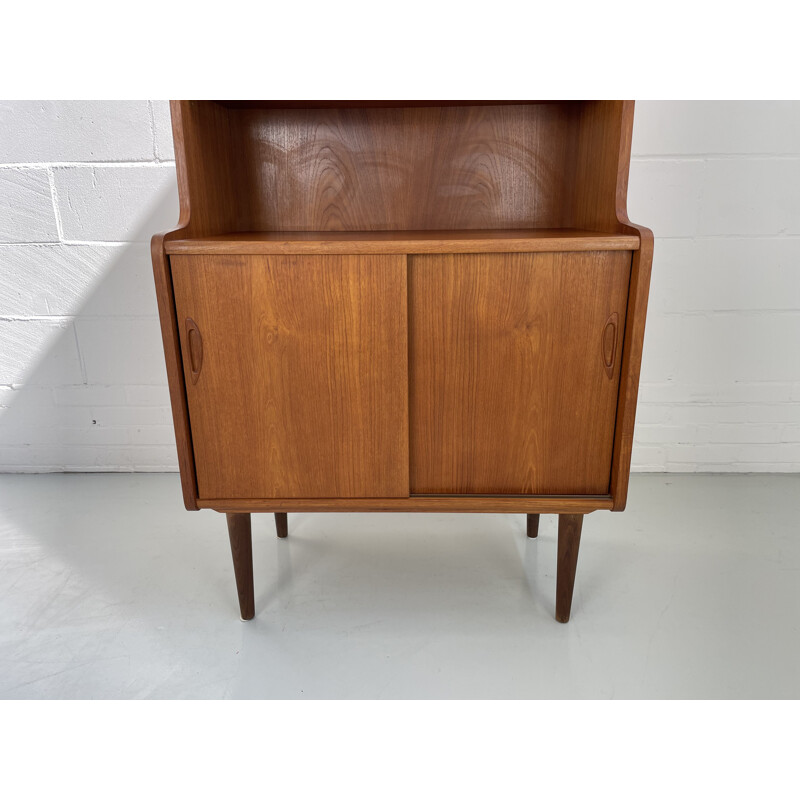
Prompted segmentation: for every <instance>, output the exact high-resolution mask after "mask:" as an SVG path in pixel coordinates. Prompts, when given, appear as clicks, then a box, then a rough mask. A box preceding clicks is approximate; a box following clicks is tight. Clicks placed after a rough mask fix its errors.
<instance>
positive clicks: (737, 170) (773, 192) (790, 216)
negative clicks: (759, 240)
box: [698, 158, 800, 236]
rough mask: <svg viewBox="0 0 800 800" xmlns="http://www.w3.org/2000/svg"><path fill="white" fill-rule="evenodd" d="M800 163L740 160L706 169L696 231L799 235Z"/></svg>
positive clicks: (711, 163)
mask: <svg viewBox="0 0 800 800" xmlns="http://www.w3.org/2000/svg"><path fill="white" fill-rule="evenodd" d="M798 185H800V158H789V159H764V158H761V159H759V158H740V159H725V160H710V161H708V162H707V164H706V172H705V180H704V185H703V204H702V207H701V209H700V217H699V222H698V232H699V233H701V234H704V235H715V236H719V235H725V234H729V235H742V234H747V235H755V236H763V235H778V234H782V233H789V234H792V233H800V192H798V191H797V187H798Z"/></svg>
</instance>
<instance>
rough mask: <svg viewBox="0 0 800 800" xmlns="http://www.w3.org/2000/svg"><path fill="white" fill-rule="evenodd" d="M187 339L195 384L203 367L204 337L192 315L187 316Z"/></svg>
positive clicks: (190, 365)
mask: <svg viewBox="0 0 800 800" xmlns="http://www.w3.org/2000/svg"><path fill="white" fill-rule="evenodd" d="M186 341H187V342H188V347H189V367H190V369H191V376H192V383H193V384H194V383H197V381H198V379H199V377H200V370H201V369H203V337H202V336H201V335H200V328H198V327H197V323H196V322H195V321H194V320H193V319H192V318H191V317H186Z"/></svg>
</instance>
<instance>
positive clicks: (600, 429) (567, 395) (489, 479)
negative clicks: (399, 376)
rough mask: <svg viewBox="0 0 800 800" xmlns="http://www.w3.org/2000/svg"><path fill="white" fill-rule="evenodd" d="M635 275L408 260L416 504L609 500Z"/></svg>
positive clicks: (499, 261) (509, 261)
mask: <svg viewBox="0 0 800 800" xmlns="http://www.w3.org/2000/svg"><path fill="white" fill-rule="evenodd" d="M630 266H631V254H630V252H625V251H617V252H593V253H591V252H589V253H536V254H534V253H514V254H480V255H421V256H413V257H410V258H409V267H408V268H409V313H410V317H409V352H410V376H409V379H410V435H411V447H410V449H411V492H412V493H416V494H517V495H527V494H606V493H607V492H608V490H609V480H610V473H611V456H612V449H613V440H614V423H615V415H616V408H617V395H618V391H619V371H620V363H621V361H622V353H621V347H622V334H623V331H624V328H625V309H626V303H627V295H628V282H629V279H630Z"/></svg>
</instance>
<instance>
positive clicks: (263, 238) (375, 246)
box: [166, 228, 639, 255]
mask: <svg viewBox="0 0 800 800" xmlns="http://www.w3.org/2000/svg"><path fill="white" fill-rule="evenodd" d="M638 249H639V237H638V236H632V235H630V234H614V233H598V232H597V231H587V230H578V229H574V228H557V229H541V230H482V231H477V230H458V231H357V232H352V231H267V232H250V233H230V234H225V235H221V236H203V237H198V238H191V239H172V240H170V241H167V242H166V251H167V253H169V254H170V255H179V254H181V255H201V254H204V255H212V254H217V255H274V254H293V253H296V254H313V253H347V254H350V255H361V254H369V253H400V254H403V253H408V254H416V253H554V252H576V251H592V250H638Z"/></svg>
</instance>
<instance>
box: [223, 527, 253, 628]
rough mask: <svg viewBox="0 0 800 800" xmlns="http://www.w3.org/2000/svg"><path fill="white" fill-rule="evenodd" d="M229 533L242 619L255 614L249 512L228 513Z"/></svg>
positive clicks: (251, 536) (250, 617)
mask: <svg viewBox="0 0 800 800" xmlns="http://www.w3.org/2000/svg"><path fill="white" fill-rule="evenodd" d="M226 517H227V520H228V535H229V536H230V539H231V553H232V554H233V572H234V574H235V575H236V591H237V592H238V593H239V610H240V611H241V614H242V619H253V617H254V616H255V613H256V612H255V605H256V604H255V598H254V593H253V535H252V531H251V526H250V515H249V514H226Z"/></svg>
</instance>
